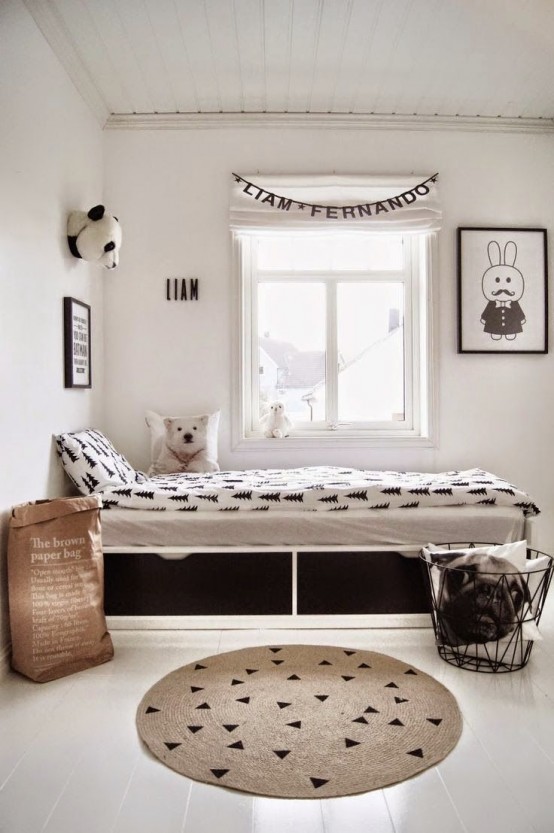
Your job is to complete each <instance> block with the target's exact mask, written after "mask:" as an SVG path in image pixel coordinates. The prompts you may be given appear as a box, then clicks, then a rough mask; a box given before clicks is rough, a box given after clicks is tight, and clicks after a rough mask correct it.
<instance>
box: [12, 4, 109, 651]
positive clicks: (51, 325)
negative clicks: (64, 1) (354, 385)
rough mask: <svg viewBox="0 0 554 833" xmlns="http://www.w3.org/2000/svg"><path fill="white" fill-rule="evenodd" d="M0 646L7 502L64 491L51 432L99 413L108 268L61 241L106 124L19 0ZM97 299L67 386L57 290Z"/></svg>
mask: <svg viewBox="0 0 554 833" xmlns="http://www.w3.org/2000/svg"><path fill="white" fill-rule="evenodd" d="M0 76H1V77H2V79H3V82H4V83H3V84H2V85H1V86H0V114H1V118H0V146H1V148H2V152H1V153H0V189H1V193H2V220H1V222H0V381H1V398H2V406H1V407H0V458H1V461H2V465H1V469H2V475H1V477H0V547H1V549H0V559H1V570H0V589H1V592H0V619H1V640H0V646H1V645H5V644H6V642H7V640H8V633H7V630H8V629H7V600H6V595H7V594H6V564H5V560H6V559H5V553H6V539H7V521H8V517H9V511H10V508H11V507H12V506H13V505H15V504H17V503H22V502H25V501H30V500H37V499H41V498H45V497H52V496H59V495H60V494H65V493H67V483H66V480H65V479H64V476H63V475H62V471H61V468H60V466H59V463H58V462H57V459H56V457H55V453H54V449H53V444H52V439H51V438H52V435H53V434H54V433H59V432H60V431H66V430H72V429H77V428H80V427H84V426H87V425H90V424H94V423H97V422H99V421H100V419H101V415H102V404H103V401H102V388H103V373H102V365H103V351H102V338H103V334H102V286H103V281H104V279H105V276H104V274H103V272H104V270H100V269H98V268H97V267H94V268H93V267H91V266H90V265H89V264H85V263H84V262H83V261H79V260H76V259H75V258H74V257H72V256H71V254H70V253H69V251H68V249H67V242H66V230H65V229H66V222H67V213H68V211H70V210H71V209H76V208H79V209H81V208H84V207H87V208H89V207H90V206H92V205H94V204H95V203H97V202H100V201H101V200H102V184H103V153H102V131H101V129H100V127H99V126H98V124H97V122H96V121H95V119H94V117H93V116H92V115H91V113H90V111H89V110H88V108H87V107H86V105H85V104H84V102H83V101H82V99H81V98H80V96H79V94H78V93H77V91H76V90H75V88H74V87H73V85H72V83H71V82H70V80H69V78H68V77H67V75H66V73H65V71H64V70H63V69H62V67H61V65H60V64H59V62H58V61H57V59H56V58H55V57H54V55H53V53H52V51H51V49H50V47H49V46H48V45H47V43H46V41H45V40H44V38H43V36H42V35H41V34H40V32H39V30H38V29H37V27H36V24H35V23H34V21H33V20H32V18H31V16H30V15H29V13H28V12H27V10H26V8H25V6H24V5H23V3H22V2H21V0H3V2H2V3H0ZM66 295H70V296H73V297H75V298H79V299H80V300H83V301H85V302H86V303H88V304H90V305H91V307H92V327H93V355H92V373H93V388H92V390H90V391H88V390H87V391H85V390H65V389H64V378H63V364H64V362H63V297H64V296H66Z"/></svg>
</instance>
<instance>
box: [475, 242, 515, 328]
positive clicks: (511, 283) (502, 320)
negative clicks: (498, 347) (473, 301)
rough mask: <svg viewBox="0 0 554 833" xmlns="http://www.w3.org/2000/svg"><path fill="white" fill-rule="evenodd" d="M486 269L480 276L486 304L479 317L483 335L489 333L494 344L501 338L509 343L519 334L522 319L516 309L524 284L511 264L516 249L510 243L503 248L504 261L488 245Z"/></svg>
mask: <svg viewBox="0 0 554 833" xmlns="http://www.w3.org/2000/svg"><path fill="white" fill-rule="evenodd" d="M488 255H489V261H490V264H491V265H490V268H489V269H487V270H486V272H485V273H484V275H483V283H482V288H483V295H484V296H485V298H486V299H487V301H488V304H487V306H486V307H485V309H484V310H483V314H482V315H481V324H484V332H485V333H489V334H490V337H491V338H492V339H493V340H494V341H499V340H500V339H501V338H502V336H504V338H506V339H507V340H508V341H513V339H514V338H515V337H516V336H517V334H518V333H521V332H522V330H523V324H525V315H524V313H523V310H522V309H521V307H520V305H519V303H518V302H519V299H520V298H521V296H522V295H523V291H524V289H525V282H524V280H523V275H522V274H521V272H520V271H519V269H516V268H515V266H514V263H515V262H516V257H517V246H516V244H515V243H514V242H513V240H510V241H508V243H506V245H505V246H504V259H503V260H502V254H501V251H500V246H499V245H498V243H497V242H496V240H491V242H490V243H489V245H488Z"/></svg>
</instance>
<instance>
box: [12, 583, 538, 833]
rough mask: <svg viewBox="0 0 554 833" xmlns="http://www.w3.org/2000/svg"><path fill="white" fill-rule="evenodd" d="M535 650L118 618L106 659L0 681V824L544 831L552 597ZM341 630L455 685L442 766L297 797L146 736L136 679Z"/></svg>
mask: <svg viewBox="0 0 554 833" xmlns="http://www.w3.org/2000/svg"><path fill="white" fill-rule="evenodd" d="M541 632H542V635H543V640H542V641H541V642H538V643H536V645H535V646H534V650H533V653H532V656H531V660H530V662H529V664H528V666H527V667H526V668H525V669H523V670H521V671H517V672H513V673H507V674H498V675H490V674H479V673H474V672H471V671H465V670H461V669H459V668H456V667H454V666H451V665H449V664H448V663H446V662H444V661H443V660H442V659H441V658H440V657H439V655H438V653H437V650H436V647H435V645H434V640H433V634H432V632H431V631H430V630H428V629H412V630H398V629H394V630H363V629H359V630H340V631H339V630H334V629H328V630H305V631H298V630H274V631H269V630H262V629H258V630H253V631H237V630H227V631H150V632H136V631H134V632H130V631H118V632H114V633H113V639H114V644H115V649H116V655H115V658H114V660H113V661H112V662H110V663H106V664H105V665H103V666H100V667H98V668H94V669H90V670H89V671H84V672H81V673H80V674H75V675H73V676H71V677H66V678H64V679H61V680H57V681H54V682H51V683H45V684H42V685H39V684H35V683H32V682H30V681H29V680H26V679H25V678H23V677H21V676H20V675H18V674H15V673H11V672H9V673H7V674H6V675H5V676H4V677H3V679H2V683H1V685H0V706H1V711H0V735H1V739H2V740H1V743H0V786H1V789H0V833H75V831H77V830H78V831H79V833H154V831H159V833H214V831H217V833H289V831H290V833H293V831H294V833H297V831H299V830H301V831H302V833H368V831H371V833H423V831H424V832H425V833H435V831H436V832H437V833H552V831H553V830H554V790H553V788H552V784H553V783H554V708H553V706H554V606H553V602H552V599H549V600H548V603H547V606H546V609H545V613H544V616H543V622H542V625H541ZM281 643H282V644H290V643H305V644H310V643H311V644H314V643H317V644H329V645H331V644H334V645H341V646H344V647H349V646H350V647H354V648H356V647H357V648H363V649H366V650H371V651H379V652H382V653H387V654H390V655H391V656H394V657H397V658H398V659H401V660H404V661H405V662H409V663H411V664H412V665H415V666H417V667H419V668H421V669H422V670H423V671H426V672H427V673H429V674H432V675H433V676H434V677H436V679H438V680H440V681H441V682H442V683H443V684H444V685H446V686H447V687H448V688H450V690H451V691H452V693H453V694H454V695H455V697H456V698H457V700H458V703H459V705H460V708H461V711H462V713H463V717H464V730H463V734H462V737H461V739H460V742H459V743H458V745H457V747H456V748H455V749H454V750H453V752H452V753H451V754H450V755H449V756H448V757H447V758H446V759H445V760H444V761H441V762H440V763H439V764H438V765H437V766H436V767H433V768H431V769H429V770H426V771H425V772H423V773H421V774H419V775H417V776H415V777H414V778H411V779H409V780H408V781H404V782H402V783H400V784H395V785H393V786H390V787H387V788H385V789H383V790H375V791H374V792H370V793H364V794H362V795H356V796H346V797H343V798H332V799H318V800H307V799H306V800H290V799H276V798H264V797H259V796H253V795H247V794H243V793H239V792H236V791H233V790H227V789H224V788H221V787H216V786H211V785H207V784H200V783H197V782H194V781H192V780H190V779H188V778H185V777H183V776H181V775H178V774H177V773H175V772H173V771H172V770H170V769H168V768H167V767H164V766H163V765H162V764H160V763H159V762H158V761H157V760H156V759H154V758H153V757H152V756H151V755H150V753H149V752H148V751H147V750H146V749H145V748H144V747H143V746H142V745H141V743H140V742H139V740H138V737H137V733H136V728H135V711H136V707H137V705H138V703H139V701H140V699H141V698H142V695H143V694H144V692H145V691H146V690H147V689H148V688H149V687H150V686H151V685H152V684H153V683H154V682H156V680H158V679H159V678H160V677H162V676H163V675H164V674H167V673H168V672H169V671H171V670H173V669H174V668H177V667H179V666H181V665H185V664H187V663H189V662H192V661H193V660H196V659H200V658H202V657H205V656H209V655H211V654H215V653H218V652H221V651H231V650H236V649H238V648H242V647H247V646H248V645H263V644H270V645H278V644H281Z"/></svg>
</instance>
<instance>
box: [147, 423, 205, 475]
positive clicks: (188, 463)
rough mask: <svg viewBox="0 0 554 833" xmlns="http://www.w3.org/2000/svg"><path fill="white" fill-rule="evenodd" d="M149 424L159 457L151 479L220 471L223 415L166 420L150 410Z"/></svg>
mask: <svg viewBox="0 0 554 833" xmlns="http://www.w3.org/2000/svg"><path fill="white" fill-rule="evenodd" d="M146 422H147V424H148V426H149V427H150V429H151V430H152V431H153V432H154V434H155V435H156V436H155V437H154V439H153V448H154V446H155V449H156V451H155V456H153V458H152V465H151V466H150V469H149V471H148V474H149V475H150V476H152V475H154V474H174V473H177V472H196V473H198V472H206V471H219V465H218V463H217V425H218V422H219V412H217V413H216V414H203V415H202V416H187V417H165V419H164V418H163V417H160V416H159V414H156V413H154V412H152V411H149V412H148V413H147V416H146ZM162 426H163V427H162ZM160 429H161V431H160ZM154 440H155V441H154Z"/></svg>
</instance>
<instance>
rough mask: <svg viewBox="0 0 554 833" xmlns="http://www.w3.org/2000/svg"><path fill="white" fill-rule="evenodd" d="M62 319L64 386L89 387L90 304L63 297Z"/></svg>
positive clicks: (90, 383) (90, 385) (90, 378)
mask: <svg viewBox="0 0 554 833" xmlns="http://www.w3.org/2000/svg"><path fill="white" fill-rule="evenodd" d="M63 321H64V324H63V326H64V384H65V387H66V388H91V387H92V367H91V352H90V351H91V333H90V322H91V316H90V306H89V305H88V304H85V303H83V301H78V300H77V299H76V298H64V299H63Z"/></svg>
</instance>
